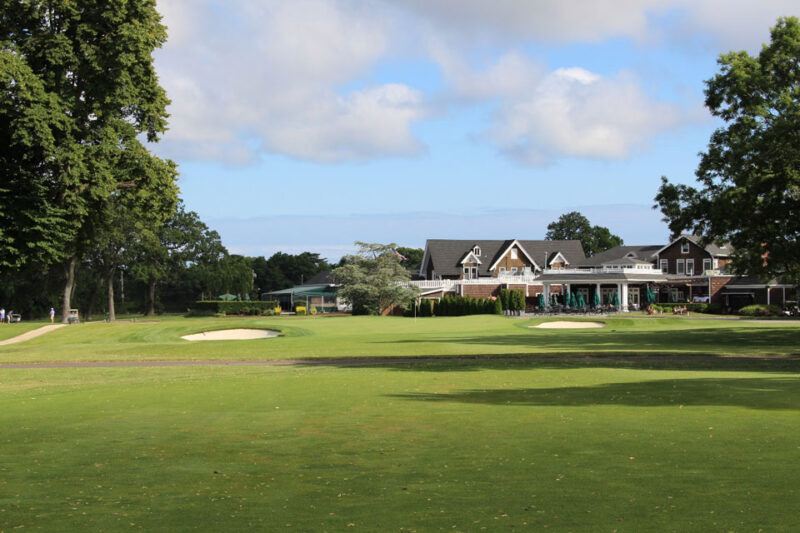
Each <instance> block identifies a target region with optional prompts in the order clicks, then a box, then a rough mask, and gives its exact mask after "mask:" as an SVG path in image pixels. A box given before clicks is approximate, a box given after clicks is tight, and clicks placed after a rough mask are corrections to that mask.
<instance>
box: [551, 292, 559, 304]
mask: <svg viewBox="0 0 800 533" xmlns="http://www.w3.org/2000/svg"><path fill="white" fill-rule="evenodd" d="M550 303H551V304H552V305H558V295H557V294H551V295H550Z"/></svg>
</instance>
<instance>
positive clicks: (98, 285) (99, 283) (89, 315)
mask: <svg viewBox="0 0 800 533" xmlns="http://www.w3.org/2000/svg"><path fill="white" fill-rule="evenodd" d="M103 285H105V280H104V279H103V278H102V277H100V279H98V280H97V283H96V284H95V285H94V287H92V294H91V295H89V303H88V304H87V307H86V314H85V315H84V318H86V319H91V318H92V314H93V313H94V304H95V303H96V302H97V293H98V292H100V288H101V287H102V286H103Z"/></svg>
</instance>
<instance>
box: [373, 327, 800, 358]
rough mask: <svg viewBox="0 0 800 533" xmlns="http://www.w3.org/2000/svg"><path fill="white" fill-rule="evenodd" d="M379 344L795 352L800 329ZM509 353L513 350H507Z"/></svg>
mask: <svg viewBox="0 0 800 533" xmlns="http://www.w3.org/2000/svg"><path fill="white" fill-rule="evenodd" d="M376 342H377V343H379V344H382V343H385V342H391V343H392V344H420V343H445V344H469V345H483V346H503V347H508V348H510V349H513V348H514V347H516V348H517V349H519V350H525V349H537V350H541V351H543V352H559V351H564V352H579V353H586V352H608V351H613V352H617V353H645V354H646V353H648V352H688V353H692V352H695V353H697V352H699V353H716V354H726V353H736V354H747V355H773V354H781V355H800V328H797V329H795V328H791V329H789V328H786V329H783V328H754V327H748V328H724V329H721V328H700V329H684V330H667V331H661V330H659V331H635V330H616V331H615V330H611V329H609V330H558V331H557V332H554V331H553V330H531V331H529V332H525V333H520V334H516V335H486V336H474V337H466V336H465V337H421V338H416V339H407V340H393V341H376ZM512 353H513V352H512Z"/></svg>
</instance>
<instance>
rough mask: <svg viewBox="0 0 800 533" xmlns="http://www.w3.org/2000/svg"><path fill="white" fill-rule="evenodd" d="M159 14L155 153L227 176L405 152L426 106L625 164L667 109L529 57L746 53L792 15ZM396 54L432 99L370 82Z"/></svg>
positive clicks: (654, 11)
mask: <svg viewBox="0 0 800 533" xmlns="http://www.w3.org/2000/svg"><path fill="white" fill-rule="evenodd" d="M159 9H160V11H161V12H162V14H163V15H164V19H165V22H166V24H167V25H168V26H169V29H170V38H169V41H168V42H167V44H166V45H165V47H164V49H163V50H162V51H160V52H159V53H158V55H157V67H158V71H159V74H160V75H161V78H162V83H163V85H164V86H165V88H166V89H167V92H168V94H169V96H170V97H171V99H172V101H173V104H172V105H171V106H170V108H169V111H170V113H171V115H172V116H171V118H170V131H169V132H168V133H167V135H166V136H165V138H164V142H163V144H162V148H160V151H161V152H162V153H163V154H164V155H168V156H170V157H174V158H179V159H180V158H191V159H211V160H222V161H225V162H227V163H232V164H246V163H249V162H252V161H253V160H255V159H257V158H258V156H259V155H260V154H262V153H280V154H285V155H288V156H290V157H295V158H300V159H306V160H312V161H318V162H326V163H327V162H339V161H349V160H369V159H373V158H380V157H398V156H399V157H408V156H414V155H416V154H419V153H421V152H422V151H423V150H424V146H423V143H422V142H421V141H420V140H419V139H417V138H415V136H414V134H413V132H412V127H413V125H414V124H416V123H418V122H420V121H422V120H424V119H425V118H427V117H429V116H431V114H432V113H431V110H430V108H429V104H428V103H429V102H431V101H436V100H438V101H448V102H451V103H452V102H458V103H459V104H461V105H466V106H470V105H475V104H476V103H477V104H481V103H483V102H486V101H492V102H494V103H496V105H497V106H498V108H497V112H496V113H495V120H494V123H493V124H492V125H491V127H490V128H489V130H488V132H487V135H486V136H485V138H486V139H490V140H491V142H493V143H495V144H496V145H497V146H498V147H499V148H500V150H501V151H502V152H504V153H507V154H510V155H513V156H514V157H516V158H517V159H519V160H521V161H525V162H527V163H533V164H546V163H547V162H549V161H551V160H553V159H554V158H558V157H598V158H609V157H611V158H619V157H625V156H626V155H627V154H629V153H630V152H631V150H632V149H634V148H635V147H636V146H639V145H641V143H642V142H643V141H646V140H647V139H648V138H652V136H654V135H656V134H657V133H658V132H659V131H661V130H662V129H664V128H667V127H670V126H672V125H674V124H675V123H677V122H678V121H680V120H682V119H681V117H680V111H678V110H676V109H675V108H674V107H671V106H669V105H667V104H664V103H660V102H658V101H656V100H655V99H654V98H652V97H650V96H649V95H648V94H647V93H646V92H645V91H644V90H643V89H642V88H641V87H640V83H639V82H638V81H637V80H635V79H633V78H632V77H630V76H628V75H618V76H615V77H612V78H607V77H592V75H590V76H589V78H591V79H589V78H586V79H581V75H584V76H586V75H588V74H587V73H585V71H581V70H579V69H578V68H576V69H567V70H557V71H554V72H550V73H548V72H547V69H546V68H545V67H544V66H543V64H542V63H541V62H540V61H539V60H537V59H535V58H531V57H530V55H529V54H528V53H526V52H525V50H526V47H527V45H529V44H530V43H541V44H552V43H556V44H569V43H574V42H584V43H585V42H602V41H606V40H609V39H616V38H629V39H633V40H634V41H636V42H639V43H648V44H654V43H663V42H673V43H674V42H675V41H678V40H680V41H685V42H687V43H688V42H693V39H695V38H697V37H700V38H707V39H710V40H712V41H713V42H714V43H715V44H720V43H721V44H720V46H724V47H726V48H721V49H720V50H721V51H722V50H727V48H733V49H741V48H749V49H751V50H753V49H754V47H756V46H757V44H758V43H760V42H762V41H765V40H767V39H768V32H767V29H768V28H769V27H770V26H772V25H773V24H774V22H775V19H776V18H777V17H778V16H781V15H786V14H792V13H795V14H796V13H797V12H798V10H799V9H798V7H797V5H796V2H790V1H788V0H764V1H761V2H729V1H728V0H572V1H569V2H553V1H552V0H530V1H519V0H492V1H488V0H461V1H460V2H458V3H457V6H456V7H454V3H453V2H451V1H450V0H391V1H390V0H369V1H366V2H365V1H353V0H292V1H290V2H287V1H285V0H263V1H254V0H229V1H227V2H225V3H219V2H214V1H212V0H160V1H159ZM476 56H477V57H482V58H484V59H486V60H487V61H486V63H487V64H484V65H482V66H476V62H475V58H476ZM397 57H401V58H402V59H403V60H408V59H411V60H412V61H416V60H422V61H424V60H428V59H429V60H432V61H433V62H435V63H436V64H438V65H439V66H440V68H441V72H442V74H443V77H444V85H445V86H444V88H443V90H442V92H441V93H439V94H426V93H423V92H422V91H421V90H420V89H419V88H416V87H415V81H416V80H415V79H413V78H411V77H408V78H405V79H404V78H399V79H388V80H385V81H384V80H382V81H380V82H373V81H370V79H371V75H373V74H374V71H375V69H376V67H377V66H378V65H380V64H381V62H383V61H386V60H387V59H392V58H397ZM560 66H563V65H560ZM574 66H575V67H581V65H580V64H577V65H574ZM581 72H584V74H581ZM405 75H408V74H405ZM398 76H399V74H398ZM408 76H413V74H412V75H408Z"/></svg>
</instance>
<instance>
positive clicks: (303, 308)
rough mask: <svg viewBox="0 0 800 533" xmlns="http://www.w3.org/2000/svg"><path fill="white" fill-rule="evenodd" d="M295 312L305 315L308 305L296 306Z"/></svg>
mask: <svg viewBox="0 0 800 533" xmlns="http://www.w3.org/2000/svg"><path fill="white" fill-rule="evenodd" d="M294 312H295V314H296V315H299V316H304V315H305V314H306V306H305V305H298V306H296V307H295V308H294Z"/></svg>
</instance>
